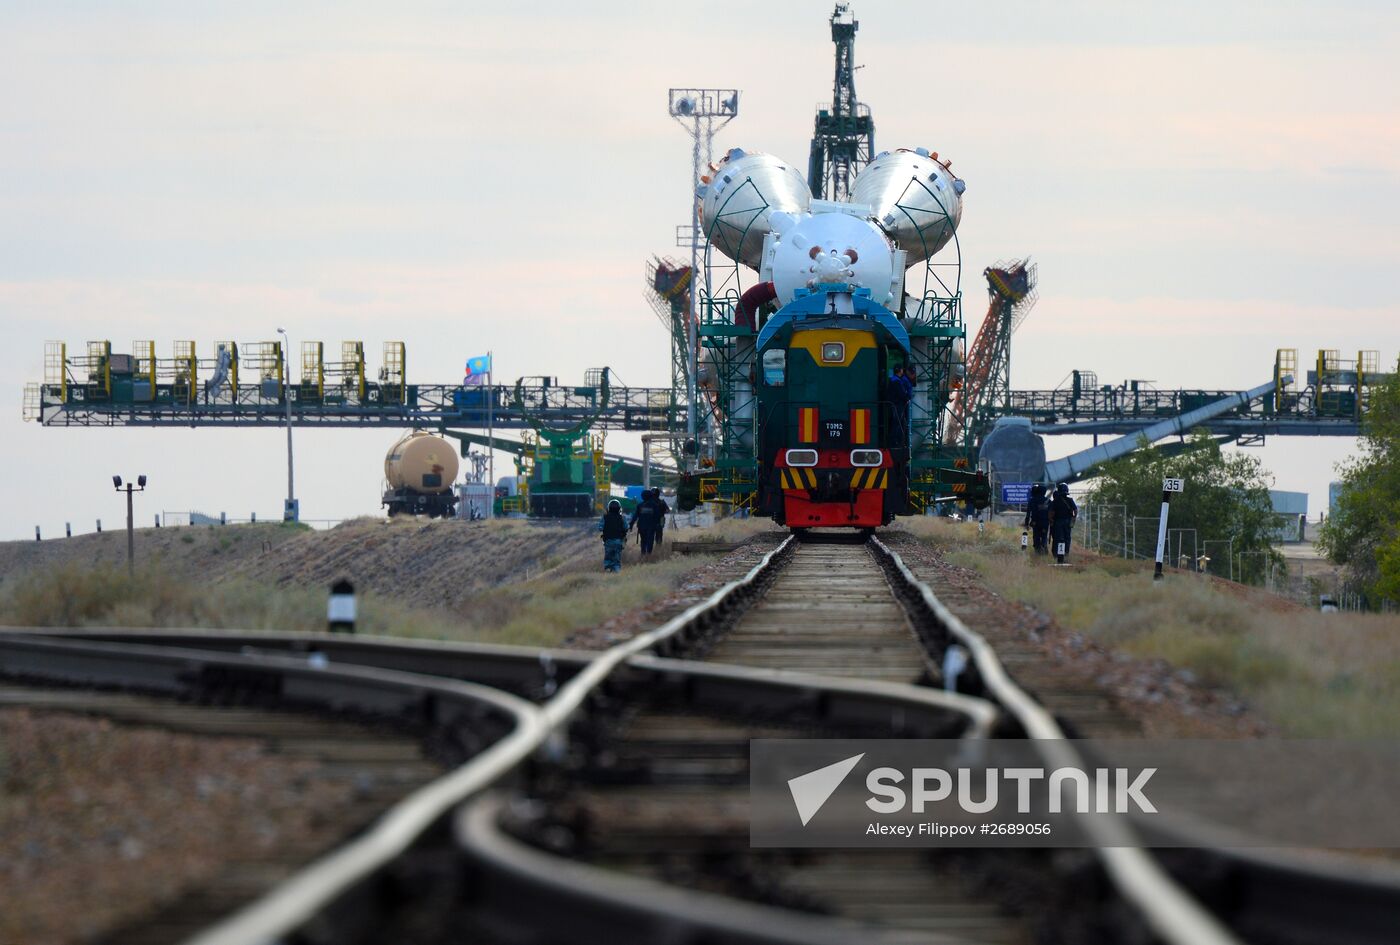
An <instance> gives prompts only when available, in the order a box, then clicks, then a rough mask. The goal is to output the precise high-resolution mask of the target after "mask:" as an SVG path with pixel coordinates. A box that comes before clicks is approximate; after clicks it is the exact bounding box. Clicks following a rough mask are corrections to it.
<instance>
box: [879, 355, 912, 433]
mask: <svg viewBox="0 0 1400 945" xmlns="http://www.w3.org/2000/svg"><path fill="white" fill-rule="evenodd" d="M913 390H914V386H913V385H912V384H910V383H908V382H907V381H906V380H905V378H904V368H903V367H897V368H895V369H894V370H893V371H891V372H890V378H889V381H888V382H887V383H886V384H885V397H886V399H888V400H889V402H890V421H891V423H892V424H893V426H894V435H893V436H892V437H891V441H892V442H893V443H895V444H897V445H899V447H900V448H901V449H903V448H906V447H907V446H908V445H909V401H910V399H911V397H912V395H913Z"/></svg>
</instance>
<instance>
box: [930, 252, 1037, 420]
mask: <svg viewBox="0 0 1400 945" xmlns="http://www.w3.org/2000/svg"><path fill="white" fill-rule="evenodd" d="M982 274H983V275H984V276H986V277H987V298H988V304H987V315H986V317H985V318H983V319H982V327H981V328H979V329H978V330H977V337H976V339H974V340H973V342H972V350H971V352H969V353H968V356H967V368H966V372H965V374H964V376H963V384H962V387H961V388H959V389H958V390H957V391H956V392H955V393H954V394H953V402H952V405H951V406H950V407H949V412H950V414H951V416H950V417H949V419H948V429H947V432H946V434H945V441H946V442H947V443H948V444H949V445H954V444H958V443H965V444H966V445H968V446H971V445H973V444H975V443H977V442H979V441H980V440H981V439H982V436H983V435H984V434H985V433H986V432H987V428H988V427H990V426H991V424H992V422H993V420H994V419H995V418H996V416H997V415H998V414H1001V413H1005V412H1007V409H1008V408H1009V406H1010V404H1011V334H1012V332H1014V331H1015V330H1016V329H1017V328H1019V327H1020V326H1021V322H1023V321H1025V318H1026V316H1027V315H1028V314H1030V310H1031V309H1032V308H1034V307H1035V303H1036V299H1037V298H1038V296H1037V295H1036V291H1035V286H1036V267H1035V264H1034V263H1032V262H1031V261H1030V260H1029V259H1018V260H1013V261H1012V262H1009V263H1007V262H998V263H996V264H995V265H993V266H991V267H989V268H987V269H984V270H983V271H982Z"/></svg>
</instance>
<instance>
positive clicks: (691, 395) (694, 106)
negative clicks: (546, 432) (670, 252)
mask: <svg viewBox="0 0 1400 945" xmlns="http://www.w3.org/2000/svg"><path fill="white" fill-rule="evenodd" d="M667 109H668V111H669V112H670V115H671V117H672V118H674V119H676V121H677V122H679V123H680V125H681V127H682V128H684V129H685V130H686V132H687V133H688V134H689V135H690V139H691V169H690V170H691V173H690V201H691V207H690V318H689V321H688V322H687V324H686V347H687V348H688V355H689V357H688V358H687V365H686V413H685V435H686V444H685V447H684V449H683V450H682V452H683V453H684V454H685V455H686V456H688V457H689V458H688V459H687V460H686V467H687V468H688V470H689V471H692V472H693V471H694V470H695V468H696V464H697V462H698V460H699V456H700V450H699V441H698V438H697V436H696V431H697V422H698V410H697V404H696V401H697V399H698V398H699V390H698V389H697V386H696V381H697V378H698V375H699V362H700V338H699V322H700V309H699V305H698V301H697V298H696V289H695V283H696V280H697V278H698V275H699V272H700V243H701V240H702V236H701V233H700V213H699V207H698V206H697V205H696V202H695V191H696V189H697V188H698V187H699V186H700V174H701V168H702V167H707V166H709V164H710V162H711V161H712V160H713V159H714V140H715V133H716V132H718V131H719V130H720V129H721V128H723V127H724V126H725V125H727V124H729V122H730V121H731V120H732V119H734V118H735V117H737V116H738V114H739V90H738V89H671V90H670V91H669V93H668V95H667ZM702 159H703V163H702ZM691 444H695V448H694V449H693V450H692V449H691Z"/></svg>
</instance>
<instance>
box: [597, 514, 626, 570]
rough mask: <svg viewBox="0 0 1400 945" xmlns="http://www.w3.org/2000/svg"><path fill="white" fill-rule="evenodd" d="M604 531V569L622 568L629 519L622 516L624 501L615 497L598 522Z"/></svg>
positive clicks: (600, 529) (599, 528)
mask: <svg viewBox="0 0 1400 945" xmlns="http://www.w3.org/2000/svg"><path fill="white" fill-rule="evenodd" d="M598 531H600V532H602V533H603V570H604V571H621V570H622V549H623V548H624V547H626V545H627V519H625V518H623V517H622V503H621V502H619V501H617V500H616V499H613V500H612V501H610V502H609V503H608V510H607V511H606V512H604V513H603V518H602V520H601V521H600V522H599V523H598Z"/></svg>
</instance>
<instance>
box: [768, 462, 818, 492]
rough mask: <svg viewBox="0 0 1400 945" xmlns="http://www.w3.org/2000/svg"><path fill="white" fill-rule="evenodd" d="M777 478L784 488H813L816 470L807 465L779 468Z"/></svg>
mask: <svg viewBox="0 0 1400 945" xmlns="http://www.w3.org/2000/svg"><path fill="white" fill-rule="evenodd" d="M778 473H779V479H780V481H781V483H782V487H783V488H784V489H815V488H816V487H817V471H816V470H815V469H811V468H809V467H803V468H801V469H797V468H793V469H779V470H778Z"/></svg>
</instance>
